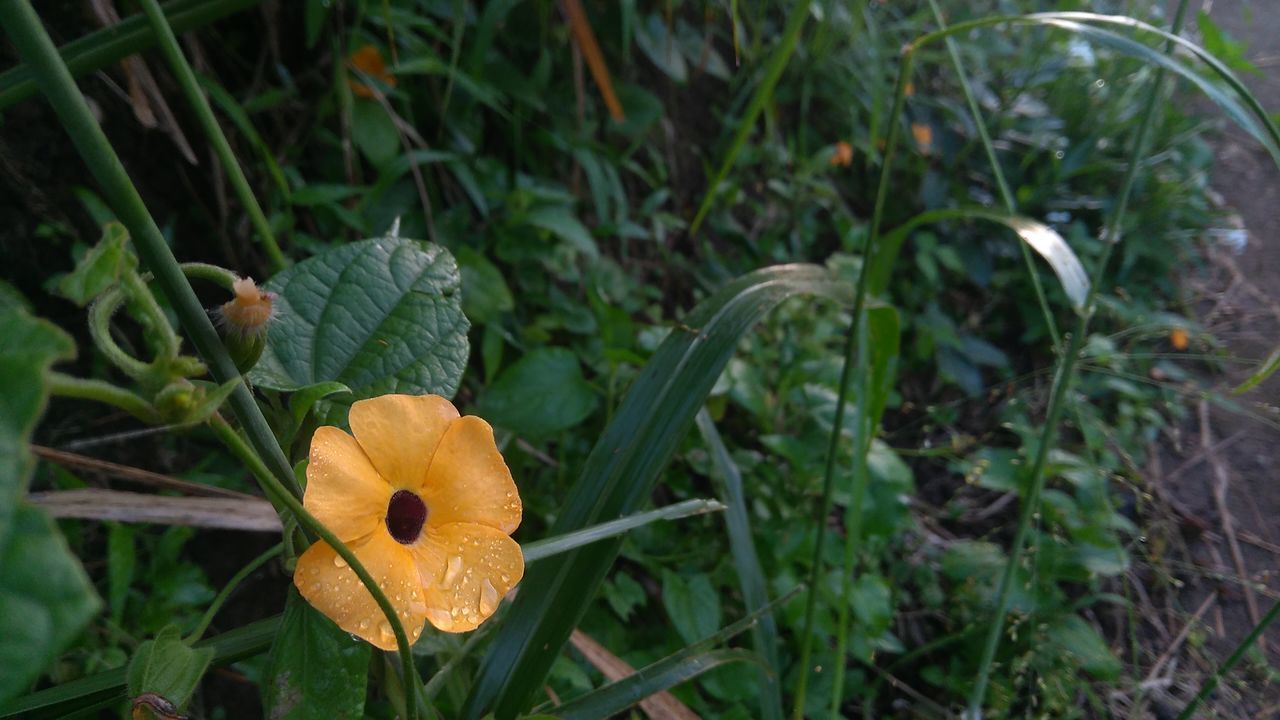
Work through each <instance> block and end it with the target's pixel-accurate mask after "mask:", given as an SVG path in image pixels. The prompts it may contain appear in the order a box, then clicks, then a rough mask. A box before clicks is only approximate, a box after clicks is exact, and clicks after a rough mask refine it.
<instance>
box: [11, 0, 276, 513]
mask: <svg viewBox="0 0 1280 720" xmlns="http://www.w3.org/2000/svg"><path fill="white" fill-rule="evenodd" d="M0 20H3V23H2V24H3V27H4V30H5V32H6V33H7V34H8V35H9V37H10V39H11V40H12V41H13V44H14V46H15V47H17V49H18V54H19V56H20V57H21V58H22V59H23V61H24V62H26V63H27V64H28V66H29V67H30V68H31V71H32V73H34V75H35V78H36V80H37V82H38V83H39V85H40V88H41V90H42V91H43V92H44V93H45V95H46V96H47V97H48V98H49V103H50V104H51V105H52V106H53V109H54V111H55V112H56V113H57V115H58V118H59V120H60V121H61V122H62V124H63V127H64V128H65V129H66V131H67V134H68V135H70V137H71V141H72V142H73V143H74V144H75V146H76V149H77V150H78V151H79V152H80V156H81V157H82V158H84V161H85V163H86V164H87V165H88V166H89V169H90V170H91V171H92V173H93V175H94V177H95V178H96V179H97V181H98V184H99V185H100V186H101V188H102V190H103V192H104V194H105V195H106V196H107V198H108V200H110V202H111V206H112V208H113V209H114V210H115V211H116V214H117V216H119V217H120V219H121V220H122V221H123V222H124V224H125V227H127V228H128V229H129V234H130V236H131V237H132V238H133V243H134V247H135V249H136V250H137V251H138V256H139V257H140V258H141V260H142V262H143V263H144V265H145V266H146V267H147V269H148V270H150V271H151V272H152V273H153V275H154V276H155V282H156V284H157V285H158V286H159V287H160V290H161V291H162V292H163V293H164V294H165V296H166V297H167V298H168V299H169V302H170V304H171V305H172V306H173V309H174V311H175V312H176V313H177V315H178V319H179V321H180V322H181V323H182V327H183V329H184V330H186V332H187V334H188V335H189V336H190V338H191V341H192V343H193V344H194V345H195V347H196V350H197V351H199V353H200V356H201V357H202V358H203V359H204V361H205V362H206V363H207V364H208V366H209V370H210V372H211V373H212V374H213V377H214V380H215V381H216V382H218V383H219V384H222V383H226V382H229V381H231V380H234V379H236V378H238V377H239V376H240V373H239V371H238V370H236V366H235V363H234V362H233V361H232V360H231V356H230V355H229V354H228V353H227V349H226V347H224V346H223V344H222V341H221V340H220V339H219V337H218V332H217V330H215V329H214V327H213V323H212V321H210V320H209V316H208V315H207V314H206V313H205V311H204V308H203V307H201V306H200V301H199V299H197V298H196V295H195V292H194V291H193V290H192V289H191V285H190V284H189V283H188V282H187V279H186V277H185V276H184V275H183V274H182V268H180V267H179V266H178V262H177V260H176V259H175V258H174V256H173V252H172V251H171V250H170V249H169V246H168V244H166V243H165V240H164V236H163V235H161V233H160V228H159V227H157V226H156V223H155V220H154V219H152V217H151V214H150V213H149V212H148V211H147V208H146V206H145V205H144V204H143V202H142V198H141V197H140V196H139V195H138V190H137V188H135V187H134V185H133V183H132V182H131V181H130V180H129V175H128V173H126V172H125V169H124V165H122V164H121V162H120V158H119V157H117V156H116V153H115V151H114V150H113V149H112V147H111V144H110V143H109V142H108V141H107V138H106V135H104V134H103V132H102V128H101V127H99V126H98V123H97V121H96V120H95V119H94V117H93V113H92V112H90V110H89V106H88V104H87V103H86V102H85V99H84V96H82V95H81V94H80V91H79V90H78V89H77V88H76V84H75V81H74V80H72V78H71V74H70V73H69V72H68V71H67V67H66V65H65V64H63V62H62V58H61V57H59V56H58V51H57V49H56V48H55V47H54V45H53V41H52V40H50V39H49V34H48V33H47V32H45V29H44V26H43V25H41V24H40V18H39V17H38V16H37V15H36V13H35V10H33V9H32V7H31V4H30V1H29V0H0ZM228 403H229V404H230V406H231V409H232V410H233V411H234V412H235V414H236V417H237V418H238V419H239V420H240V424H241V425H243V426H244V428H245V431H246V433H247V434H248V436H249V440H250V442H251V443H252V444H253V447H254V450H255V451H256V452H257V453H258V454H259V455H260V456H261V457H262V458H264V459H265V462H266V463H267V465H268V467H270V468H271V471H272V475H273V476H274V477H275V479H276V480H278V481H279V482H280V483H281V485H283V486H284V487H286V488H289V491H290V492H292V493H293V494H294V495H295V496H296V497H301V496H302V489H301V488H299V487H298V483H297V481H296V480H295V479H294V477H293V469H292V467H291V466H290V465H289V461H288V459H287V458H285V456H284V451H283V450H281V449H280V445H279V444H278V443H277V442H276V439H275V436H274V435H273V434H272V432H271V427H270V426H269V425H268V424H267V419H266V417H264V416H263V414H262V410H261V409H259V408H258V405H257V403H256V402H255V401H254V399H253V394H252V393H250V392H249V388H248V386H247V385H245V384H244V383H243V382H242V383H240V384H239V385H238V386H237V387H236V389H235V391H234V392H233V393H232V394H231V397H230V398H229V400H228Z"/></svg>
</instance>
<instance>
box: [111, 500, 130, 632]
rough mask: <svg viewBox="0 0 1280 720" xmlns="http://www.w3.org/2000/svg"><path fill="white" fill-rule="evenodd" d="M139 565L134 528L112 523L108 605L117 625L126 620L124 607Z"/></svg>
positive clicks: (113, 620)
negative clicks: (135, 570) (134, 573)
mask: <svg viewBox="0 0 1280 720" xmlns="http://www.w3.org/2000/svg"><path fill="white" fill-rule="evenodd" d="M137 564H138V555H137V551H136V550H135V548H134V542H133V528H132V527H130V526H128V525H122V524H120V523H110V524H109V526H108V530H107V604H108V606H109V607H110V608H111V620H112V622H114V623H116V624H117V625H118V624H120V621H121V620H122V619H123V618H124V605H125V601H126V600H127V599H128V597H129V585H131V584H132V583H133V571H134V568H135V567H136V566H137Z"/></svg>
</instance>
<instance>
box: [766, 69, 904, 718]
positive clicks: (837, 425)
mask: <svg viewBox="0 0 1280 720" xmlns="http://www.w3.org/2000/svg"><path fill="white" fill-rule="evenodd" d="M914 66H915V53H914V52H913V51H912V50H911V49H910V48H907V49H905V50H904V51H903V54H902V58H901V60H900V62H899V64H898V84H897V87H896V88H895V90H894V96H893V111H892V113H891V114H890V118H889V135H888V137H887V138H886V139H885V153H884V164H883V165H882V166H881V167H880V186H879V187H878V188H877V189H876V203H875V209H874V210H873V211H872V214H871V230H870V232H868V233H867V239H866V241H865V243H864V244H863V246H862V251H861V254H862V267H861V268H860V269H859V270H858V283H857V285H856V286H855V288H854V295H853V315H852V318H851V319H850V321H849V334H848V336H847V337H846V338H845V346H844V364H843V365H842V366H841V368H840V386H839V390H838V392H837V397H836V413H835V419H834V423H833V425H832V428H831V439H830V441H829V442H828V443H827V461H826V465H825V467H824V469H823V478H822V502H821V505H820V511H819V513H818V516H817V526H818V537H817V540H816V542H815V544H814V549H813V563H812V566H811V567H810V568H809V580H808V586H809V590H808V596H807V598H806V600H805V608H804V630H803V631H802V633H803V634H802V637H803V640H801V644H800V679H799V680H798V681H797V682H796V690H795V701H794V704H793V705H792V714H791V715H792V719H793V720H804V706H805V694H806V692H807V690H808V685H809V669H810V668H809V665H810V657H811V656H812V654H813V615H814V611H815V609H816V606H817V599H818V598H817V596H818V579H819V576H820V574H821V572H822V550H823V546H824V545H825V538H826V534H827V532H826V530H827V528H826V526H827V515H829V514H830V513H831V491H832V489H833V487H834V484H835V463H836V455H837V454H838V452H839V450H840V431H841V428H843V427H844V408H845V404H846V400H847V399H848V397H849V380H850V377H851V375H852V371H853V365H854V352H855V350H856V348H857V346H858V341H857V338H858V333H859V332H860V330H861V325H862V314H863V313H862V311H863V308H864V307H865V306H866V297H867V278H868V277H869V276H870V270H871V266H872V265H873V264H874V262H873V256H872V251H873V250H874V249H875V247H876V242H877V241H878V240H879V239H880V226H881V223H882V221H883V219H884V207H885V203H886V201H887V200H888V197H889V181H890V179H891V178H892V171H893V156H894V152H895V150H896V149H897V145H898V135H899V134H900V131H901V125H902V123H901V122H899V120H900V118H901V117H902V108H903V105H904V104H905V102H906V97H907V82H908V81H909V80H910V78H911V71H912V68H913V67H914ZM859 455H860V454H859V453H856V452H855V453H854V458H853V462H854V463H855V466H857V465H862V466H865V464H866V460H867V459H866V455H865V454H861V456H859ZM863 469H864V470H865V467H864V468H863ZM854 477H855V478H857V477H858V472H857V469H856V467H855V471H854ZM854 492H857V490H856V489H855V490H854ZM859 514H860V513H859ZM842 661H843V659H841V660H838V661H837V665H839V664H840V662H842Z"/></svg>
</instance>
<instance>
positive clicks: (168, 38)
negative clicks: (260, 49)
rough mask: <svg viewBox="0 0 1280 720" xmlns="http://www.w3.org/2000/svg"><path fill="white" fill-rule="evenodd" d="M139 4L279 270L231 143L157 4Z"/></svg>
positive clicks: (280, 258) (278, 257) (275, 247)
mask: <svg viewBox="0 0 1280 720" xmlns="http://www.w3.org/2000/svg"><path fill="white" fill-rule="evenodd" d="M139 2H140V3H141V4H142V11H143V12H144V13H146V15H147V21H148V22H149V23H151V32H152V33H153V34H154V35H155V39H156V42H157V43H158V44H159V45H160V54H162V55H164V59H165V62H167V63H169V69H170V70H172V71H173V75H174V77H175V78H177V80H178V87H180V88H182V94H183V95H184V96H185V97H186V99H187V104H188V105H190V106H191V111H192V112H193V113H194V114H195V116H196V119H197V120H199V121H200V127H201V128H202V129H203V130H204V134H205V136H206V137H208V139H209V144H210V145H212V146H213V152H214V154H215V155H217V156H218V162H220V163H222V169H223V170H226V172H227V180H228V181H229V182H230V183H231V188H232V190H234V191H235V193H236V197H238V198H240V204H241V205H243V206H244V211H245V212H246V213H248V215H249V222H250V223H251V224H252V225H253V229H254V230H255V231H256V232H257V233H258V240H259V241H260V242H261V243H262V250H263V252H265V253H266V254H267V260H268V262H269V263H270V265H271V269H272V271H273V272H279V271H281V270H283V269H284V268H285V266H287V265H288V261H286V260H285V257H284V253H282V252H280V245H279V244H278V243H277V242H276V236H275V233H273V232H271V223H269V222H267V216H266V215H265V214H264V213H263V212H262V206H261V205H259V204H258V198H256V197H254V194H253V190H252V189H251V188H250V187H249V179H248V178H246V177H245V176H244V170H242V169H241V168H240V162H239V161H238V160H236V155H235V153H234V152H232V151H231V143H228V142H227V136H226V135H224V134H223V132H222V128H221V127H220V126H219V125H218V119H217V118H215V117H214V116H213V109H212V108H210V107H209V99H208V98H206V97H205V96H204V92H203V91H201V89H200V83H199V82H197V81H196V74H195V72H194V71H193V70H192V69H191V65H190V64H189V63H188V62H187V58H186V57H185V56H184V55H183V54H182V48H180V47H178V38H177V37H175V36H174V34H173V29H172V28H170V27H169V22H168V21H167V20H165V17H164V11H163V10H161V9H160V3H159V2H157V0H139Z"/></svg>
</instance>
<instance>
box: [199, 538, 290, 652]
mask: <svg viewBox="0 0 1280 720" xmlns="http://www.w3.org/2000/svg"><path fill="white" fill-rule="evenodd" d="M283 549H284V543H276V544H275V545H274V546H273V547H272V548H271V549H269V550H267V551H266V552H264V553H262V554H261V555H259V556H258V557H256V558H254V559H252V560H250V561H249V564H248V565H245V566H244V567H242V568H240V572H238V573H236V574H235V575H232V576H231V579H230V580H228V581H227V584H226V585H224V586H222V591H221V592H219V593H218V596H217V597H215V598H214V599H213V602H212V603H211V604H210V605H209V609H208V610H205V611H204V617H202V618H200V622H199V623H196V627H195V629H194V630H192V631H191V634H190V635H188V636H187V637H186V639H184V640H183V642H185V643H186V644H188V645H191V644H193V643H196V642H198V641H199V640H200V638H201V637H203V636H204V631H205V630H208V629H209V623H211V622H213V617H214V616H215V615H217V614H218V611H219V610H221V609H222V606H223V604H225V603H226V602H227V598H229V597H231V593H232V592H234V591H235V589H236V587H237V586H238V585H239V584H240V583H242V582H244V579H245V578H247V577H249V575H250V574H252V573H253V571H255V570H257V569H258V568H260V567H262V566H263V565H265V564H267V561H268V560H270V559H271V558H274V557H275V556H277V555H279V554H280V551H281V550H283Z"/></svg>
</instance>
